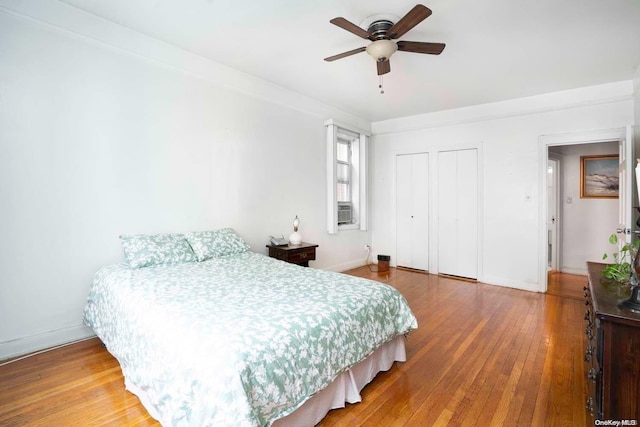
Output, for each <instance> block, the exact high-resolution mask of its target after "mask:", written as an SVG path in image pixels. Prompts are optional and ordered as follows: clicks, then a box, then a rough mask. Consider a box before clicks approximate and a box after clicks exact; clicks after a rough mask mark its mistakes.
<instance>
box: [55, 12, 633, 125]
mask: <svg viewBox="0 0 640 427" xmlns="http://www.w3.org/2000/svg"><path fill="white" fill-rule="evenodd" d="M63 1H64V2H65V3H67V4H69V5H72V6H75V7H77V8H79V9H83V10H85V11H87V12H90V13H93V14H95V15H97V16H100V17H102V18H105V19H107V20H109V21H112V22H115V23H118V24H120V25H123V26H125V27H128V28H130V29H133V30H136V31H138V32H140V33H144V34H146V35H148V36H151V37H153V38H156V39H159V40H162V41H164V42H167V43H170V44H172V45H175V46H177V47H180V48H182V49H185V50H188V51H190V52H192V53H196V54H199V55H202V56H204V57H207V58H210V59H212V60H215V61H217V62H219V63H222V64H225V65H227V66H230V67H233V68H235V69H237V70H240V71H243V72H245V73H248V74H251V75H254V76H256V77H259V78H261V79H264V80H266V81H269V82H271V83H275V84H277V85H279V86H282V87H284V88H287V89H290V90H293V91H296V92H298V93H301V94H304V95H306V96H309V97H311V98H314V99H317V100H319V101H321V102H324V103H326V104H328V105H331V106H333V107H337V108H340V109H342V110H344V111H346V112H348V113H351V114H354V115H356V116H359V117H362V118H364V119H367V120H371V121H380V120H385V119H390V118H395V117H403V116H410V115H415V114H422V113H428V112H433V111H440V110H446V109H452V108H458V107H464V106H469V105H476V104H483V103H488V102H494V101H500V100H505V99H512V98H519V97H524V96H530V95H537V94H542V93H548V92H555V91H561V90H566V89H574V88H578V87H584V86H591V85H597V84H603V83H609V82H616V81H622V80H631V79H632V78H633V77H634V75H635V73H636V71H637V70H638V66H639V65H640V1H638V0H484V1H478V0H429V1H425V2H423V4H424V5H425V6H427V7H429V8H430V9H431V10H432V11H433V15H431V16H430V17H429V18H427V19H426V20H425V21H423V22H422V23H420V24H418V25H417V26H416V27H415V28H414V29H412V30H411V31H409V32H408V33H407V34H405V35H404V36H403V37H401V40H411V41H431V42H443V43H446V44H447V47H446V49H445V50H444V52H443V53H442V54H441V55H439V56H436V55H421V54H415V53H407V52H398V53H396V54H395V55H394V56H393V57H392V58H391V73H390V74H387V75H385V77H384V90H385V93H384V94H383V95H381V94H380V93H379V90H378V76H377V74H376V65H375V62H374V60H373V59H372V58H371V57H369V56H368V55H367V54H366V53H360V54H357V55H354V56H351V57H348V58H343V59H340V60H338V61H335V62H325V61H323V58H325V57H327V56H331V55H334V54H337V53H341V52H344V51H347V50H351V49H355V48H358V47H361V46H365V45H366V41H365V40H363V39H361V38H359V37H357V36H355V35H353V34H351V33H349V32H347V31H345V30H342V29H341V28H338V27H336V26H334V25H332V24H330V23H329V20H330V19H331V18H334V17H337V16H342V17H344V18H346V19H348V20H349V21H351V22H353V23H355V24H357V25H360V23H361V22H362V21H364V20H365V19H366V18H368V17H370V16H371V15H375V14H381V13H385V14H392V15H395V16H403V15H404V14H405V13H407V12H408V11H409V10H410V9H411V8H412V7H413V6H414V5H415V4H416V0H384V1H383V0H316V1H304V0H182V1H175V0H140V1H131V0H109V1H105V0H63Z"/></svg>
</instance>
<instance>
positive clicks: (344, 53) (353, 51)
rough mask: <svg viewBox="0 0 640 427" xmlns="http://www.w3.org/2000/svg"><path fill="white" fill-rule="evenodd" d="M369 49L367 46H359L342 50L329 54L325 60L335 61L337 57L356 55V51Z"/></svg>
mask: <svg viewBox="0 0 640 427" xmlns="http://www.w3.org/2000/svg"><path fill="white" fill-rule="evenodd" d="M365 50H367V48H365V47H359V48H357V49H353V50H350V51H348V52H342V53H339V54H337V55H333V56H329V57H328V58H324V60H325V61H329V62H331V61H335V60H336V59H340V58H345V57H347V56H351V55H355V54H356V53H360V52H364V51H365Z"/></svg>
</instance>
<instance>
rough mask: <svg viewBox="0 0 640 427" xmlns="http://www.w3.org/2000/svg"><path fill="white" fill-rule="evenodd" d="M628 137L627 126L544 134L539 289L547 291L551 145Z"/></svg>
mask: <svg viewBox="0 0 640 427" xmlns="http://www.w3.org/2000/svg"><path fill="white" fill-rule="evenodd" d="M626 138H627V128H624V127H623V128H615V129H603V130H595V131H585V132H573V133H564V134H554V135H542V136H540V137H539V138H538V141H539V150H540V151H539V153H540V154H539V158H540V165H539V166H540V169H539V172H538V176H539V179H538V191H539V194H540V203H539V215H538V217H539V223H538V230H539V232H538V291H539V292H546V291H547V221H548V209H549V207H548V202H547V198H548V194H547V167H548V159H549V147H551V146H558V145H575V144H596V143H599V142H611V141H617V142H618V143H619V142H620V141H622V140H624V139H626Z"/></svg>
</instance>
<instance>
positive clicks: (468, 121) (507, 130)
mask: <svg viewBox="0 0 640 427" xmlns="http://www.w3.org/2000/svg"><path fill="white" fill-rule="evenodd" d="M632 92H633V91H632V84H631V82H621V83H618V84H612V85H603V86H601V87H593V88H584V89H579V90H575V91H567V92H558V93H554V94H549V95H543V96H538V97H531V98H524V99H519V100H512V101H505V102H501V103H496V104H487V105H482V106H477V107H470V108H464V109H460V110H452V111H446V112H440V113H434V114H427V115H423V116H415V117H407V118H401V119H396V120H389V121H386V122H378V123H373V124H372V129H373V132H374V135H375V136H374V138H373V144H372V145H373V155H374V157H373V158H374V161H373V169H374V171H373V177H374V178H373V182H372V187H373V200H372V203H373V208H372V211H373V212H374V216H373V218H372V221H371V224H372V228H371V230H372V245H373V249H374V250H375V251H376V252H378V253H388V254H391V255H392V262H393V259H394V255H395V245H396V240H395V209H394V206H395V170H394V165H395V161H394V159H395V155H397V154H407V153H416V152H429V153H434V154H435V153H436V152H437V151H438V150H442V149H453V148H464V147H470V146H476V147H479V148H480V149H481V151H480V153H479V156H480V158H479V161H480V163H481V176H480V179H481V188H482V191H481V194H480V200H481V217H480V228H481V239H480V241H479V249H480V253H481V259H480V263H481V264H480V272H479V273H480V274H479V280H480V281H483V282H485V283H491V284H496V285H503V286H510V287H516V288H521V289H529V290H540V281H541V278H540V277H539V268H538V266H539V252H540V251H539V235H540V233H539V218H540V217H539V215H540V206H541V205H540V203H541V201H540V197H539V186H540V182H541V178H540V175H539V174H540V170H541V164H542V163H541V162H542V159H541V158H540V152H541V150H540V141H539V137H540V136H542V135H550V134H561V133H568V132H579V131H585V130H599V129H611V128H619V127H624V126H626V125H628V124H631V123H633V99H632ZM432 157H433V158H435V156H431V155H430V158H432ZM431 169H435V168H431ZM432 178H433V179H432V180H431V185H432V188H435V187H436V186H437V184H436V182H437V181H436V180H437V177H434V176H433V175H432ZM433 194H434V193H433V192H432V196H433ZM435 201H436V200H435V198H434V197H431V199H430V203H431V204H432V205H433V204H434V203H435ZM432 212H433V210H432ZM432 218H435V217H434V216H433V215H432ZM433 230H434V227H431V229H430V236H431V237H432V239H434V240H435V239H437V235H436V234H435V233H433ZM434 255H435V256H434ZM430 271H431V272H437V271H438V270H437V241H434V242H430Z"/></svg>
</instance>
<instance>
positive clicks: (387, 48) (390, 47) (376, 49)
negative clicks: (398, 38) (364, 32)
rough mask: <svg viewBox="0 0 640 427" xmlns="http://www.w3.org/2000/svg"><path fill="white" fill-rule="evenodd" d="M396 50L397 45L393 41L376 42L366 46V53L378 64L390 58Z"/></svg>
mask: <svg viewBox="0 0 640 427" xmlns="http://www.w3.org/2000/svg"><path fill="white" fill-rule="evenodd" d="M396 50H398V45H397V44H396V42H394V41H393V40H376V41H374V42H372V43H370V44H369V46H367V53H368V54H369V55H371V56H372V57H373V59H375V60H376V61H379V62H383V61H386V60H388V59H389V58H391V55H393V54H394V52H395V51H396Z"/></svg>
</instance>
